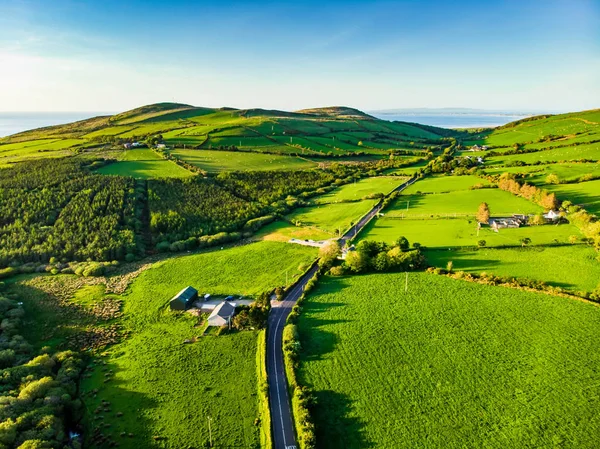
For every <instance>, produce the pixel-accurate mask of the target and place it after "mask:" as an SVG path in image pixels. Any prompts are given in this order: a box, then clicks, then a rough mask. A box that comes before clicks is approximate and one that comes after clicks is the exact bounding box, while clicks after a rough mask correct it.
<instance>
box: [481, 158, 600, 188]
mask: <svg viewBox="0 0 600 449" xmlns="http://www.w3.org/2000/svg"><path fill="white" fill-rule="evenodd" d="M485 172H486V173H488V174H490V175H500V174H502V173H519V174H525V178H524V179H525V181H526V182H528V183H530V184H536V185H543V184H547V182H546V178H547V177H548V175H550V174H555V175H556V176H558V179H559V181H560V182H571V181H575V180H577V179H579V178H581V177H584V176H592V177H593V176H600V163H574V162H572V163H567V164H547V165H528V166H524V167H499V168H490V169H486V170H485Z"/></svg>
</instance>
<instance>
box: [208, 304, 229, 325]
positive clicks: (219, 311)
mask: <svg viewBox="0 0 600 449" xmlns="http://www.w3.org/2000/svg"><path fill="white" fill-rule="evenodd" d="M234 312H235V307H234V306H233V305H231V304H230V303H228V302H227V301H223V302H222V303H220V304H219V305H217V307H215V308H214V309H213V311H212V312H211V314H210V315H209V316H208V325H209V326H218V327H220V326H226V325H227V324H229V322H230V320H231V317H233V314H234Z"/></svg>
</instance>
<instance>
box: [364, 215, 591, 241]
mask: <svg viewBox="0 0 600 449" xmlns="http://www.w3.org/2000/svg"><path fill="white" fill-rule="evenodd" d="M571 235H576V236H578V237H581V233H580V232H579V230H578V229H577V228H576V227H575V226H573V225H570V224H564V225H559V226H554V225H545V226H526V227H522V228H515V229H512V228H510V229H500V231H499V232H493V231H492V230H491V229H490V228H487V227H486V228H481V230H480V231H479V236H478V235H477V224H476V223H475V220H474V219H471V220H468V219H463V218H455V219H437V220H399V219H393V218H388V217H380V218H376V219H375V220H373V221H372V222H371V223H369V224H368V225H367V227H366V228H365V230H364V231H363V232H362V234H361V235H360V238H361V239H369V240H377V241H383V242H387V243H392V242H394V241H395V240H396V239H397V238H398V237H400V236H404V237H406V238H407V239H408V240H409V242H411V243H413V242H418V243H420V244H421V245H424V246H427V247H430V248H451V247H473V246H476V245H477V242H478V241H479V240H485V241H486V243H487V246H521V239H523V238H530V239H531V244H532V245H548V244H552V243H556V242H558V243H568V242H569V237H570V236H571Z"/></svg>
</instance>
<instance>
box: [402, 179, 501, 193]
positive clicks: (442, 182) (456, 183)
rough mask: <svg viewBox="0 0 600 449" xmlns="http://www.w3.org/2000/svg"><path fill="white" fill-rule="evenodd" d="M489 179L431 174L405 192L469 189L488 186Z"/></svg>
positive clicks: (404, 191)
mask: <svg viewBox="0 0 600 449" xmlns="http://www.w3.org/2000/svg"><path fill="white" fill-rule="evenodd" d="M488 185H490V183H489V181H487V180H486V179H482V178H479V177H477V176H471V175H466V176H431V177H428V178H424V179H420V180H419V182H416V183H415V184H413V185H411V186H409V187H407V188H406V189H405V190H403V193H405V194H414V193H447V192H455V191H458V190H469V189H470V188H471V187H473V186H488Z"/></svg>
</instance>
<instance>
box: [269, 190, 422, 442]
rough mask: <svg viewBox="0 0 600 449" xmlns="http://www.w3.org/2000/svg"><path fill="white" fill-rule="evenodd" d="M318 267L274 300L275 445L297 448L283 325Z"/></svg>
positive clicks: (271, 326)
mask: <svg viewBox="0 0 600 449" xmlns="http://www.w3.org/2000/svg"><path fill="white" fill-rule="evenodd" d="M416 180H417V178H411V179H410V180H408V181H407V182H405V183H404V184H402V185H400V186H398V187H397V188H396V189H394V190H393V191H392V192H390V193H389V194H388V196H389V195H391V194H392V193H393V192H397V191H401V190H404V189H405V188H406V187H408V186H409V185H411V184H413V183H414V182H415V181H416ZM380 210H381V205H380V204H379V203H378V204H377V205H376V206H375V207H373V209H371V210H370V211H369V212H368V213H367V214H366V215H364V216H363V217H362V218H361V219H360V220H359V222H358V223H356V224H355V225H354V226H352V227H351V228H350V229H349V230H348V231H347V232H346V233H345V234H344V235H343V236H342V237H341V238H340V240H339V242H340V245H341V246H344V245H345V244H346V242H347V241H348V240H350V239H351V238H352V237H354V236H355V235H356V234H358V233H359V232H360V231H361V230H362V229H363V228H364V227H365V226H366V225H367V223H369V221H371V219H372V218H373V217H374V216H375V215H377V214H378V213H379V211H380ZM318 269H319V266H318V264H317V262H315V263H314V264H313V266H312V267H311V269H310V270H308V271H307V272H306V273H305V274H304V275H303V276H302V277H301V278H300V279H299V280H298V281H297V282H296V284H295V285H294V286H293V287H292V288H291V289H290V290H289V291H288V293H287V294H286V295H285V297H284V298H283V300H282V301H281V302H273V303H272V304H273V307H272V308H271V314H270V315H269V324H268V331H267V377H268V383H269V407H270V409H271V429H272V432H273V448H274V449H296V448H297V443H296V434H295V432H294V422H293V420H292V407H291V402H290V398H289V393H288V383H287V378H286V376H285V366H284V362H283V328H284V327H285V324H286V319H287V317H288V315H289V314H290V312H291V311H292V308H293V307H294V305H295V304H296V301H298V299H299V298H300V296H302V292H303V291H304V287H305V286H306V284H307V283H308V281H309V280H310V278H312V277H313V276H314V274H315V273H316V272H317V270H318Z"/></svg>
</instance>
